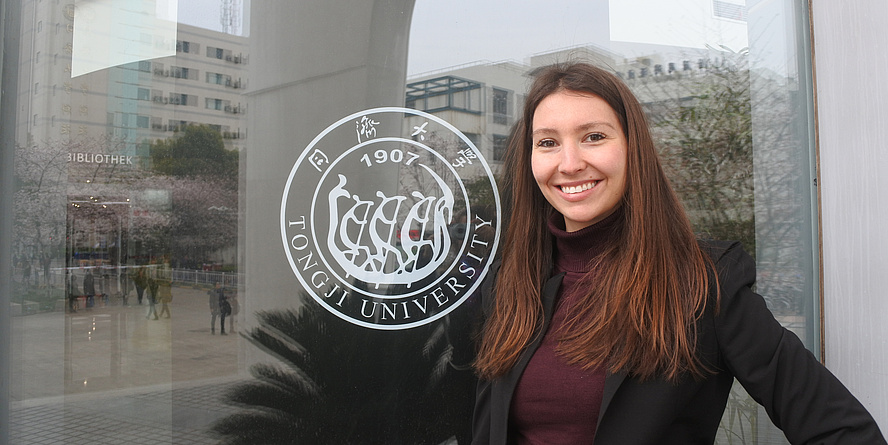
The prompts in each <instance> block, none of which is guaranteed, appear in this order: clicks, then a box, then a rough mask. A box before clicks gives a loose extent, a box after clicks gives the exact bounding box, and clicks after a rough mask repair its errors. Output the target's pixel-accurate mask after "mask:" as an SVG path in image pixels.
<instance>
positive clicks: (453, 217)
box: [281, 107, 500, 330]
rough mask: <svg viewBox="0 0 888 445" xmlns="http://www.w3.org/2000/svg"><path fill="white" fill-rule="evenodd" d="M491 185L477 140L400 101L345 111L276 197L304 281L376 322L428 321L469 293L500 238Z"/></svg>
mask: <svg viewBox="0 0 888 445" xmlns="http://www.w3.org/2000/svg"><path fill="white" fill-rule="evenodd" d="M499 222H500V203H499V193H498V191H497V188H496V183H495V181H494V178H493V174H492V172H491V171H490V167H489V166H488V165H487V163H486V162H485V161H484V158H483V157H482V156H481V153H480V152H479V151H478V149H477V147H476V146H475V144H474V143H473V142H472V141H471V140H470V139H469V138H468V137H467V136H466V135H465V134H463V133H462V132H460V131H459V130H457V129H456V128H455V127H454V126H452V125H450V124H449V123H447V122H446V121H444V120H442V119H440V118H438V117H436V116H433V115H431V114H428V113H424V112H421V111H418V110H413V109H409V108H399V107H389V108H375V109H371V110H366V111H362V112H359V113H355V114H352V115H350V116H347V117H344V118H342V119H340V120H339V121H337V122H336V123H334V124H333V125H331V126H329V127H327V128H326V129H325V130H324V131H322V132H321V133H320V134H319V135H318V136H317V137H315V138H314V140H312V141H311V143H310V144H309V145H308V146H307V147H306V148H305V150H304V151H303V152H302V154H301V155H300V156H299V159H298V160H297V161H296V164H295V165H294V166H293V169H292V170H291V171H290V176H289V178H288V179H287V184H286V187H285V189H284V195H283V199H282V201H281V237H282V241H283V244H284V250H285V251H286V254H287V259H288V260H289V262H290V267H291V268H292V270H293V273H294V274H295V275H296V277H297V278H298V279H299V281H300V283H301V284H302V286H303V288H304V289H305V290H306V291H307V292H308V293H309V294H311V296H312V297H313V298H314V299H315V300H316V301H317V302H318V303H320V304H321V305H322V306H323V307H325V308H326V309H327V310H329V311H330V312H332V313H334V314H336V315H337V316H338V317H340V318H342V319H344V320H346V321H349V322H351V323H354V324H357V325H359V326H364V327H368V328H374V329H389V330H393V329H407V328H411V327H416V326H421V325H424V324H426V323H430V322H432V321H434V320H437V319H439V318H441V317H443V316H445V315H447V314H448V313H449V312H450V311H452V310H454V309H456V308H457V307H459V305H461V304H462V303H463V302H465V301H466V300H467V299H468V298H470V297H471V296H472V295H473V294H474V293H475V291H476V290H477V289H478V286H479V285H480V284H481V281H482V278H483V277H484V276H485V275H486V274H487V271H488V268H489V265H490V261H491V259H492V257H493V255H494V253H495V252H496V248H497V245H498V244H499Z"/></svg>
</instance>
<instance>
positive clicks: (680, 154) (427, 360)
mask: <svg viewBox="0 0 888 445" xmlns="http://www.w3.org/2000/svg"><path fill="white" fill-rule="evenodd" d="M6 3H7V4H10V3H14V4H15V5H16V6H17V7H18V8H19V9H18V10H19V11H20V12H21V17H20V19H19V20H18V22H17V23H16V24H17V25H18V26H20V27H21V30H22V32H21V33H19V34H20V35H21V38H20V39H14V40H6V41H4V45H5V46H4V50H9V49H10V47H11V46H14V47H15V51H14V52H16V53H18V54H19V55H20V64H19V66H18V67H17V76H18V84H17V85H15V86H10V85H5V84H4V89H10V88H12V90H13V91H16V92H17V94H16V97H14V98H12V99H11V100H15V102H16V103H15V104H14V105H15V106H14V109H15V113H14V120H13V121H8V120H7V121H3V122H0V124H2V126H3V133H4V134H5V135H12V134H14V140H15V142H16V143H15V145H14V146H9V147H7V146H4V147H2V149H3V150H13V151H14V156H15V180H16V189H15V192H14V208H13V218H14V225H13V227H12V228H13V230H12V231H11V232H10V233H2V234H0V236H2V237H6V239H8V240H9V241H10V243H11V245H12V252H9V253H10V256H11V257H12V260H13V261H12V262H13V266H14V269H13V275H12V280H11V283H10V285H11V287H12V289H11V291H12V292H11V296H10V301H9V303H10V308H11V313H12V315H13V317H12V319H11V323H10V325H11V331H12V336H11V339H10V340H9V341H10V345H11V348H12V355H11V360H10V367H11V373H10V376H9V379H10V383H11V384H10V393H11V400H12V402H13V405H12V409H11V412H12V431H11V435H12V440H13V441H14V442H22V443H27V441H26V440H25V439H26V436H25V435H26V434H35V433H25V431H32V430H30V429H28V428H36V429H37V430H41V431H43V432H45V433H46V434H51V433H57V434H59V436H60V437H70V438H72V439H71V440H74V439H73V437H77V436H75V435H76V434H80V433H82V434H83V436H82V437H90V438H91V439H92V440H98V439H100V438H102V437H114V438H115V439H117V440H119V441H121V442H127V441H134V440H135V439H136V438H140V437H154V439H155V440H156V441H158V442H160V443H171V442H177V443H179V442H185V443H214V442H215V441H216V440H218V439H219V438H220V437H223V438H237V437H244V438H246V437H253V436H250V434H253V433H255V432H256V431H255V430H253V429H251V428H250V427H251V426H252V425H251V424H244V423H243V422H244V421H247V420H251V419H252V420H256V419H257V418H260V417H261V418H262V419H264V420H263V422H266V421H267V422H271V424H273V425H277V426H278V427H281V428H282V429H281V430H277V431H283V430H284V429H285V426H286V425H287V424H288V422H290V423H293V422H295V423H296V424H305V425H308V424H311V425H314V426H313V427H312V428H314V427H317V428H318V429H317V430H315V431H321V430H322V429H323V427H324V426H327V427H328V428H327V429H326V430H324V431H323V434H328V435H331V438H335V439H343V438H354V440H356V441H364V440H365V439H366V441H371V440H378V439H379V438H380V437H389V438H392V437H400V438H402V439H404V440H403V441H404V442H414V441H415V442H426V443H441V442H444V441H447V440H453V439H458V440H459V441H460V443H462V442H464V441H465V434H466V431H465V425H464V424H462V423H461V422H462V421H464V420H465V416H467V415H468V412H469V411H470V410H471V408H470V404H469V401H467V400H466V399H465V397H466V394H467V393H468V394H469V395H471V391H468V392H466V390H465V387H464V386H465V385H466V384H467V381H468V380H470V375H469V373H468V372H467V371H465V369H461V370H457V369H456V368H453V367H452V366H451V365H460V366H462V365H465V364H466V363H468V359H467V358H466V357H467V356H469V355H470V354H469V353H467V352H466V351H465V350H464V349H460V348H459V347H458V345H460V344H465V343H466V342H467V339H465V338H458V337H459V336H460V335H462V336H467V335H468V332H470V331H471V329H470V328H468V327H465V328H462V329H454V328H453V327H454V326H465V325H466V324H467V323H468V322H464V321H460V320H461V319H462V318H463V317H468V315H467V313H468V312H470V311H471V302H469V303H466V306H465V307H464V308H460V310H457V311H454V312H453V313H452V314H450V316H449V317H447V318H445V319H442V320H440V322H437V323H434V324H430V325H428V326H423V327H418V328H415V329H413V330H409V331H406V332H376V331H369V330H364V329H362V328H357V327H354V326H351V325H348V324H346V323H345V322H343V321H341V320H339V319H336V318H334V317H331V316H329V315H328V314H326V313H324V312H318V311H316V310H315V309H313V306H311V304H310V303H311V299H310V298H306V297H305V295H303V292H301V289H300V288H299V283H298V281H297V280H296V279H295V277H294V276H293V275H292V274H291V271H290V269H289V265H288V264H287V261H286V259H285V255H283V253H284V252H283V250H282V248H281V246H280V239H279V224H280V221H279V220H278V216H279V208H280V200H281V193H282V190H283V188H284V185H285V182H286V176H287V173H288V172H289V170H290V168H291V167H292V166H293V163H294V162H295V160H296V156H298V153H300V152H301V150H303V149H304V148H305V147H306V146H307V145H308V144H309V142H310V141H311V140H312V138H314V137H315V136H316V135H317V134H318V133H319V132H320V131H321V130H323V129H324V128H325V127H326V126H327V125H329V124H330V123H331V122H335V121H336V119H338V118H341V117H342V116H347V115H350V114H352V113H355V112H357V111H360V110H365V109H369V108H372V107H379V106H388V107H403V106H406V107H408V108H412V109H415V110H420V111H425V112H429V113H432V114H434V115H435V116H438V117H440V118H441V119H443V120H445V121H447V122H450V123H451V124H453V125H454V126H455V127H456V128H458V129H459V130H460V131H461V132H462V133H463V134H464V135H466V137H467V139H468V140H470V141H471V142H472V144H474V145H475V146H476V147H477V148H478V149H479V151H480V153H481V154H482V155H483V156H484V157H485V159H486V160H487V162H488V163H489V164H490V166H491V169H492V170H494V172H496V171H497V170H498V168H499V165H500V162H501V161H502V159H503V156H504V152H505V148H506V140H507V137H508V135H509V134H510V131H511V128H512V125H513V124H514V122H515V119H516V116H517V115H518V110H519V109H520V107H521V104H522V101H523V94H524V91H525V89H526V87H527V82H528V73H530V72H532V71H533V70H534V69H536V68H538V67H540V66H543V65H545V64H549V63H553V62H556V61H565V60H569V59H583V60H587V61H592V62H595V63H598V64H602V65H604V66H607V67H609V68H610V69H612V70H613V71H614V72H617V73H618V74H620V75H621V76H622V77H623V79H624V80H625V81H626V82H627V83H628V84H629V85H630V87H632V89H633V91H634V92H635V93H636V94H637V95H638V96H639V98H641V100H642V101H643V102H644V104H645V106H646V108H647V110H648V112H649V117H650V120H651V123H652V124H653V126H654V131H655V133H656V136H657V137H658V141H659V143H660V149H661V152H662V155H663V157H664V159H665V161H666V164H667V166H668V168H669V169H670V174H671V177H672V179H673V181H674V186H675V187H676V189H677V190H678V191H679V193H680V194H681V196H682V198H683V200H684V203H685V205H686V206H687V208H688V210H689V213H690V214H691V216H692V217H693V218H694V221H695V224H696V225H697V229H698V230H699V232H700V233H701V235H707V236H711V237H715V238H730V239H740V240H742V241H743V242H744V244H745V245H746V248H747V250H749V251H750V252H752V253H754V254H755V255H756V258H757V262H758V267H759V275H760V280H759V283H758V291H759V292H760V293H762V294H764V295H765V297H766V298H767V299H768V302H769V305H770V306H771V308H772V310H773V311H774V312H775V314H776V315H777V316H778V318H779V319H780V320H781V321H782V322H784V323H785V324H787V325H788V326H790V327H791V328H792V329H794V330H796V332H798V333H799V334H800V335H801V336H802V337H803V338H805V339H806V340H807V341H808V343H809V345H811V347H812V348H816V342H812V339H813V340H816V339H817V338H818V336H819V333H818V332H817V329H816V328H817V324H816V323H815V320H816V318H817V314H816V310H815V307H814V305H813V302H814V301H816V292H817V286H816V275H815V274H814V271H816V267H814V265H815V263H814V260H813V259H812V258H813V257H815V253H816V251H815V247H814V244H813V242H812V241H811V240H812V239H813V235H812V232H811V231H812V227H813V225H814V220H813V218H812V216H811V215H812V213H813V212H812V204H811V203H812V202H813V201H812V199H811V193H810V182H811V181H810V178H811V176H810V172H811V170H812V169H811V168H810V163H811V161H810V152H811V150H810V146H811V141H810V139H809V135H808V133H809V130H808V129H809V123H808V114H807V111H806V110H807V108H806V107H807V104H808V102H809V101H810V97H808V93H807V91H808V90H809V85H808V84H807V83H806V76H807V71H806V70H807V68H805V66H806V65H805V62H804V60H802V59H803V58H804V57H803V56H800V55H799V54H804V52H803V51H799V49H798V48H804V46H805V45H806V44H807V42H806V37H805V34H804V33H805V32H806V27H807V24H804V23H803V22H804V21H805V20H804V18H805V17H807V12H806V11H804V10H797V8H798V6H794V5H795V3H797V2H786V1H783V2H760V1H753V0H749V1H746V2H744V1H742V0H724V1H709V0H670V1H666V2H664V1H642V0H633V1H622V0H621V1H618V2H616V1H606V0H593V1H582V2H579V1H574V0H556V1H548V2H538V4H534V5H529V6H527V7H517V8H503V7H502V5H501V4H499V3H497V2H477V1H475V2H459V1H457V2H417V4H416V6H415V12H414V5H413V2H412V1H406V0H404V1H390V2H357V1H355V2H350V3H349V4H348V7H339V5H337V7H329V8H328V7H326V6H318V5H319V4H310V5H309V4H307V3H306V2H293V3H292V4H286V5H270V4H269V3H267V2H263V4H261V5H260V4H257V5H251V4H250V2H241V1H239V0H222V1H220V2H197V1H194V2H187V3H188V4H187V5H185V3H186V2H179V3H182V5H180V6H181V8H182V11H183V13H180V14H178V18H177V19H178V20H179V21H180V22H181V23H178V24H176V23H175V20H176V19H173V18H172V14H171V13H168V12H167V13H164V12H163V8H164V7H165V5H169V4H171V2H160V1H158V2H152V1H145V2H138V4H139V5H141V6H144V8H142V10H139V11H135V10H133V11H129V10H127V11H123V10H120V9H113V8H112V6H113V5H112V4H111V3H113V2H79V1H78V2H68V3H66V2H56V1H38V0H22V1H18V2H6ZM91 3H95V5H92V6H91V8H88V7H86V5H91ZM105 3H107V5H105ZM173 3H175V2H173ZM100 6H101V8H100ZM106 6H107V7H106ZM705 8H709V9H706V11H709V12H707V13H706V14H698V12H699V11H701V10H703V9H705ZM454 11H472V13H471V14H461V13H454ZM251 15H256V16H257V17H259V18H260V19H261V20H254V21H253V23H257V26H254V27H252V29H250V26H249V25H250V20H249V18H250V16H251ZM164 20H166V21H167V23H161V21H164ZM185 22H188V23H196V22H203V23H207V22H209V23H210V25H211V26H212V27H214V28H215V31H213V30H209V29H206V27H207V26H210V25H206V24H204V25H202V26H201V27H197V26H191V25H186V24H185ZM170 23H172V24H173V25H175V29H174V30H173V31H175V32H174V34H170V31H171V30H172V28H170V27H169V26H168V25H169V24H170ZM247 30H249V32H247ZM81 31H83V33H81ZM220 31H222V32H220ZM246 34H249V35H250V37H246V36H245V35H246ZM408 34H409V35H408ZM102 36H107V37H108V39H107V41H106V42H103V44H104V46H107V47H108V48H111V49H109V50H108V51H105V52H103V53H102V54H106V55H108V57H104V56H102V57H98V56H96V54H90V51H88V50H95V48H98V46H96V44H95V42H97V40H96V39H99V40H98V41H100V40H101V38H102ZM124 40H126V41H130V42H137V43H138V45H136V46H135V47H133V48H138V49H139V51H135V50H133V51H130V52H129V53H127V51H129V50H130V49H131V47H130V46H128V45H126V44H121V42H122V41H124ZM89 42H93V43H89ZM408 42H409V52H408ZM441 42H447V45H443V46H442V45H441ZM121 48H122V50H120V49H121ZM7 52H8V51H7ZM120 57H123V58H120ZM492 61H495V62H492ZM86 62H89V63H86ZM84 63H86V64H84ZM6 68H8V67H6ZM10 97H12V96H4V100H8V99H7V98H10ZM6 106H7V105H4V107H6ZM401 125H403V126H404V128H407V129H409V128H412V127H415V126H421V122H414V121H413V120H411V119H407V118H405V119H404V122H403V123H401ZM428 136H429V137H430V138H432V137H440V135H434V136H433V135H428ZM443 142H448V143H456V144H460V141H443ZM443 142H442V143H443ZM456 148H458V149H459V150H463V149H465V147H463V146H459V147H456ZM356 172H357V170H356ZM398 175H400V173H398V172H395V173H392V174H391V175H388V174H386V175H376V176H373V177H372V178H367V179H366V180H365V182H362V184H365V185H366V184H374V185H375V184H377V183H380V182H385V181H390V182H392V184H393V186H392V190H393V192H392V193H395V192H397V193H399V194H403V193H406V191H405V190H406V188H405V187H407V186H406V185H405V184H409V181H410V178H408V177H401V176H398ZM356 176H357V175H356ZM303 182H304V183H300V184H302V185H303V186H304V187H303V188H302V189H300V190H297V191H296V192H301V193H309V192H310V191H311V190H309V189H308V187H315V186H317V183H314V184H311V183H308V182H310V181H303ZM465 189H466V190H467V192H466V193H470V194H474V195H481V194H483V193H486V191H485V190H487V188H485V187H483V184H480V183H478V184H473V183H468V184H465ZM312 190H313V188H312ZM349 190H350V191H351V189H349ZM361 191H363V190H356V191H355V194H358V192H361ZM296 192H294V193H296ZM402 192H403V193H402ZM364 199H367V198H364ZM476 199H477V200H478V201H479V202H488V203H493V200H492V197H489V196H488V197H484V196H477V197H476ZM4 253H5V252H4ZM165 261H168V262H169V272H168V275H169V276H167V275H166V274H167V272H166V271H165V266H164V264H165ZM161 278H163V279H169V280H171V282H172V286H171V288H170V296H169V297H165V299H168V301H166V303H167V305H168V309H169V311H170V318H168V319H167V318H160V319H158V320H154V316H153V315H152V316H151V317H150V318H146V316H147V315H148V314H149V312H148V310H149V307H150V306H151V304H150V302H151V301H153V300H152V298H153V297H152V295H154V296H157V295H158V294H161V293H164V292H160V291H159V290H157V291H154V292H152V290H151V288H152V285H151V281H152V280H153V281H155V282H156V281H157V280H159V279H161ZM217 282H218V283H220V285H221V286H224V287H225V289H226V291H227V292H228V293H230V295H231V299H232V301H233V302H235V303H236V307H239V309H240V311H239V312H238V313H236V314H233V315H232V316H231V317H230V318H231V319H233V320H234V323H235V324H234V329H229V326H230V325H229V326H227V327H226V328H227V330H233V331H234V332H235V333H239V332H245V333H246V335H245V337H244V338H241V337H239V336H238V335H227V336H225V337H223V336H221V335H215V336H214V335H213V332H212V331H211V329H210V324H211V323H213V320H212V307H211V305H208V302H207V298H208V296H207V291H208V290H210V289H211V288H213V287H214V284H215V283H217ZM164 294H165V293H164ZM4 303H5V301H4ZM162 304H163V303H162V302H160V301H158V303H157V308H156V309H157V310H158V312H160V311H161V310H162V309H161V308H162ZM303 309H304V310H303ZM226 321H228V320H226ZM229 323H231V322H230V321H229ZM4 341H5V340H4ZM249 372H252V373H253V375H252V376H251V375H249ZM222 394H227V396H226V399H225V400H222V398H221V396H222ZM226 400H227V402H233V404H229V403H226ZM269 404H271V405H273V406H271V407H270V408H272V410H270V411H266V412H265V414H263V415H264V416H265V417H262V415H259V414H256V411H255V409H256V408H261V407H267V405H269ZM302 404H307V405H305V406H302ZM307 407H312V408H313V409H315V410H321V411H322V412H324V413H325V414H324V415H320V416H317V415H312V414H306V413H305V412H304V411H301V410H304V409H305V408H307ZM268 412H276V414H274V415H271V414H268ZM354 413H359V414H360V415H359V416H358V417H357V420H356V422H357V423H356V424H355V425H360V427H358V426H354V427H353V428H345V427H342V425H344V424H343V423H338V424H335V425H338V427H337V428H329V427H330V425H334V423H329V422H334V421H344V420H345V419H349V418H351V416H352V415H353V414H354ZM255 416H259V417H255ZM725 416H726V417H725V423H724V424H723V431H722V433H723V438H724V440H725V442H726V443H754V442H756V441H758V443H782V442H781V441H782V439H781V438H780V436H779V432H778V433H776V434H775V433H773V432H772V431H771V430H770V429H769V428H768V427H766V426H765V425H766V423H767V422H766V416H765V415H764V414H763V413H761V412H760V410H759V409H758V407H757V405H755V404H754V403H751V402H750V401H749V400H748V398H747V397H746V396H745V395H744V394H743V393H742V391H739V390H738V391H736V392H735V394H734V395H732V402H731V404H730V405H729V409H728V411H727V412H726V415H725ZM44 419H50V420H44ZM84 419H86V420H84ZM102 419H105V420H102ZM220 419H224V420H221V421H220ZM299 419H301V420H299ZM217 421H220V423H214V422H217ZM306 421H308V423H305V422H306ZM324 422H328V423H324ZM214 424H215V425H216V426H215V428H214V431H215V433H217V434H221V436H213V437H211V436H210V435H209V430H208V428H209V426H210V425H214ZM109 425H112V426H113V428H112V427H111V426H109ZM106 430H107V432H106ZM112 431H113V433H112ZM268 431H275V430H273V429H270V430H268ZM310 431H313V430H312V429H311V428H309V427H308V426H306V427H305V428H298V429H296V430H294V431H292V432H291V433H292V434H294V435H295V434H308V432H310ZM421 432H426V433H427V435H426V436H423V437H420V436H410V437H407V436H406V435H408V434H413V433H416V434H419V433H421ZM260 433H261V432H260ZM112 434H116V436H113V435H112ZM269 434H272V433H270V432H269ZM275 434H277V433H275ZM280 434H285V433H283V432H281V433H280ZM319 434H321V433H319ZM337 434H338V435H337ZM399 435H400V436H399ZM33 437H34V438H35V439H36V435H35V436H33ZM288 437H295V436H288ZM774 437H777V438H776V439H775V438H774ZM131 438H132V439H133V440H130V439H131ZM343 440H345V439H343ZM381 442H383V443H385V442H386V441H385V440H381ZM388 442H398V440H394V439H393V440H389V441H388Z"/></svg>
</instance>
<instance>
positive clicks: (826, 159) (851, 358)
mask: <svg viewBox="0 0 888 445" xmlns="http://www.w3.org/2000/svg"><path fill="white" fill-rule="evenodd" d="M811 3H812V13H813V17H812V19H813V38H814V54H815V70H816V71H815V73H816V82H817V106H818V128H819V132H820V177H821V183H820V186H821V190H820V192H821V199H822V201H821V206H822V207H821V209H822V217H823V220H822V231H823V269H824V288H823V298H824V316H825V327H824V335H825V347H824V353H825V356H826V364H827V367H829V368H830V369H831V370H832V371H833V372H834V373H835V374H836V375H837V376H838V377H839V378H840V379H841V380H842V381H843V382H844V383H845V384H846V385H847V386H848V387H849V388H850V389H851V391H852V392H853V393H854V394H855V395H856V396H857V397H858V398H860V399H861V401H862V402H863V403H864V404H865V405H866V406H867V407H868V408H869V410H870V412H871V413H872V414H873V416H874V417H875V418H876V421H877V422H878V423H879V426H880V427H881V429H882V431H883V432H888V322H886V321H888V320H886V316H888V267H886V266H888V261H886V260H888V199H886V197H885V194H884V193H885V190H886V189H888V146H886V145H888V82H886V80H885V79H886V74H888V56H886V55H885V48H888V33H886V32H885V24H886V20H888V2H885V1H884V0H854V1H834V0H813V1H812V2H811Z"/></svg>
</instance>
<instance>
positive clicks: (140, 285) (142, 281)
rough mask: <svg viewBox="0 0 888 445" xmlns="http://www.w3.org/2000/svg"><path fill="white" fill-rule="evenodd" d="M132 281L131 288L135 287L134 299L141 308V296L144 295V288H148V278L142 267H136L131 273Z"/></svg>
mask: <svg viewBox="0 0 888 445" xmlns="http://www.w3.org/2000/svg"><path fill="white" fill-rule="evenodd" d="M132 280H133V286H135V287H136V299H137V300H138V302H139V306H141V305H142V296H143V294H144V293H145V288H146V287H147V286H148V276H147V274H146V273H145V267H144V266H136V268H135V269H134V270H133V272H132Z"/></svg>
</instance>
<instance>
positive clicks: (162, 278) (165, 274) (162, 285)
mask: <svg viewBox="0 0 888 445" xmlns="http://www.w3.org/2000/svg"><path fill="white" fill-rule="evenodd" d="M155 280H156V282H157V294H156V295H157V298H158V300H159V301H160V313H159V314H158V316H163V315H164V314H166V317H165V318H170V306H169V305H170V303H171V302H172V301H173V282H172V271H171V270H170V263H167V262H164V263H163V265H162V266H161V267H160V268H159V269H158V270H157V276H156V278H155Z"/></svg>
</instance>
